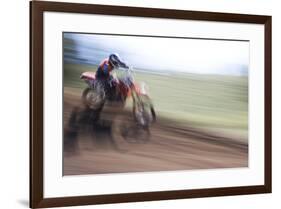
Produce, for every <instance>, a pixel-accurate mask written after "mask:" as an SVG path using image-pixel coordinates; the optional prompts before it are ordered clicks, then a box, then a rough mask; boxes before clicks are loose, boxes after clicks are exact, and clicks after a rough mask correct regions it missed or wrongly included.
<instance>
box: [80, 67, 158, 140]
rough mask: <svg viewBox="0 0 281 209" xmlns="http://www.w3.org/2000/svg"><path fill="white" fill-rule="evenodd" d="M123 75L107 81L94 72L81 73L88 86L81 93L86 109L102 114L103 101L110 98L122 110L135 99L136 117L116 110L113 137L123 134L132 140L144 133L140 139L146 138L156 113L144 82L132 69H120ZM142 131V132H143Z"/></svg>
mask: <svg viewBox="0 0 281 209" xmlns="http://www.w3.org/2000/svg"><path fill="white" fill-rule="evenodd" d="M119 72H121V73H120V75H119V76H118V77H116V76H115V78H114V77H113V76H112V77H111V78H110V79H109V80H108V81H106V82H107V83H106V82H105V81H102V80H100V79H97V78H96V75H95V73H94V72H84V73H82V75H81V76H80V78H81V79H82V80H84V81H85V82H86V83H87V84H88V87H87V88H86V89H85V90H84V91H83V93H82V101H83V103H84V105H86V107H87V108H90V109H92V110H94V111H97V112H98V113H100V112H101V111H102V109H103V107H104V104H105V103H106V102H107V101H109V102H113V104H115V105H118V106H119V107H121V109H123V108H124V107H125V104H126V101H127V100H128V99H129V98H132V113H133V117H130V115H129V116H128V114H127V115H126V114H124V112H123V114H122V111H120V110H118V111H116V112H115V113H116V116H118V117H114V118H115V121H114V123H113V125H112V131H113V132H114V133H113V135H114V137H117V136H119V137H120V136H121V137H122V138H123V139H125V140H127V141H131V142H133V141H134V140H136V139H137V137H138V140H137V141H139V138H141V136H142V138H143V139H142V140H141V141H147V140H148V138H149V134H150V129H149V127H150V125H151V124H152V123H153V122H155V120H156V113H155V110H154V107H153V104H152V101H151V98H150V97H149V95H148V92H147V86H146V85H145V83H143V82H142V83H137V82H135V80H134V77H133V69H132V68H126V69H122V70H119ZM140 132H141V133H142V135H141V134H140Z"/></svg>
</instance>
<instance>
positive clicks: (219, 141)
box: [63, 89, 248, 175]
mask: <svg viewBox="0 0 281 209" xmlns="http://www.w3.org/2000/svg"><path fill="white" fill-rule="evenodd" d="M156 111H157V110H156ZM73 112H74V113H75V116H76V118H75V119H76V121H79V123H78V125H77V124H76V125H75V126H74V127H72V126H69V120H73V118H72V119H71V113H73ZM116 112H117V113H116ZM77 118H79V119H77ZM123 123H125V124H131V126H132V127H133V128H134V129H135V136H136V137H135V138H134V139H130V140H129V139H128V140H127V141H126V140H124V138H122V136H121V135H120V134H119V133H118V128H117V129H116V127H119V125H120V124H121V125H122V124H123ZM116 124H117V125H116ZM116 130H117V132H116ZM63 162H64V165H63V173H64V175H80V174H103V173H124V172H151V171H171V170H189V169H214V168H235V167H247V166H248V143H247V140H246V139H241V138H234V136H226V135H225V134H220V133H219V132H217V133H210V132H209V131H207V130H204V129H202V130H201V129H198V128H194V127H193V126H192V125H190V124H185V125H182V124H178V123H176V122H175V121H172V120H168V119H163V118H159V117H158V118H157V121H156V122H155V123H154V124H153V125H152V126H151V128H150V134H148V133H147V132H146V131H144V130H141V129H139V128H138V127H136V126H135V124H134V122H133V119H132V117H131V113H130V112H125V111H124V112H121V111H119V110H117V111H116V110H113V111H112V109H111V108H107V107H105V109H104V111H103V113H102V114H101V116H100V118H99V119H97V118H95V112H94V111H91V110H87V109H85V107H84V106H83V105H82V104H81V101H80V94H78V93H77V92H73V91H71V90H69V89H65V90H64V160H63Z"/></svg>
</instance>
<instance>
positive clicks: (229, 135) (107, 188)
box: [30, 1, 272, 208]
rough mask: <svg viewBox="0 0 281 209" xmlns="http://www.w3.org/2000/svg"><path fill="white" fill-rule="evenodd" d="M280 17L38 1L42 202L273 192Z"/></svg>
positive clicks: (35, 49) (34, 46)
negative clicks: (275, 43) (275, 39)
mask: <svg viewBox="0 0 281 209" xmlns="http://www.w3.org/2000/svg"><path fill="white" fill-rule="evenodd" d="M271 19H272V18H271V16H261V15H249V14H234V13H215V12H208V11H205V12H203V11H201V12H199V11H184V10H173V9H156V8H141V7H127V6H126V7H125V6H111V5H97V4H79V3H62V2H45V1H31V2H30V207H31V208H43V207H61V206H64V207H65V206H78V205H89V204H111V203H123V202H140V201H155V200H169V199H182V198H199V197H211V196H212V197H213V196H217V197H218V196H226V195H245V194H259V193H271V190H272V173H271V172H272V167H271V166H272V162H271V155H272V152H271V149H272V148H271V146H272V144H271V143H272V142H271V117H272V116H271V64H272V63H271V56H272V55H271V47H272V43H271V42H272V40H271V36H272V35H271V31H272V29H271V27H272V26H271ZM124 182H126V184H124Z"/></svg>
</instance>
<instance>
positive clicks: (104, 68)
mask: <svg viewBox="0 0 281 209" xmlns="http://www.w3.org/2000/svg"><path fill="white" fill-rule="evenodd" d="M112 70H113V68H112V67H111V66H110V65H109V61H108V59H104V60H103V61H102V62H101V63H100V64H99V66H98V70H97V72H96V77H97V78H99V79H108V78H109V77H110V73H111V71H112Z"/></svg>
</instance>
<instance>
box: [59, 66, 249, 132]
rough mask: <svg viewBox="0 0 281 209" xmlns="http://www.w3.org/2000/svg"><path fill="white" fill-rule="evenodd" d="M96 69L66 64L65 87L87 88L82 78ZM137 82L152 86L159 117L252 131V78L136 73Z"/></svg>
mask: <svg viewBox="0 0 281 209" xmlns="http://www.w3.org/2000/svg"><path fill="white" fill-rule="evenodd" d="M96 68H97V67H96V66H86V65H77V64H65V66H64V85H65V86H68V87H72V88H78V89H81V90H82V89H83V88H85V87H86V84H84V82H83V81H81V80H80V79H79V77H80V74H81V73H82V72H85V71H95V70H96ZM135 79H136V81H144V82H145V83H146V84H147V85H148V86H149V92H150V96H151V98H152V99H153V103H154V106H155V110H156V112H157V114H158V115H160V116H163V117H169V118H172V119H176V120H178V121H183V122H184V121H185V122H190V123H192V124H193V125H194V126H204V127H207V128H225V129H237V130H238V131H243V132H245V131H247V129H248V77H246V76H244V77H238V76H225V75H201V74H187V73H174V74H170V75H160V74H152V73H144V72H135Z"/></svg>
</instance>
